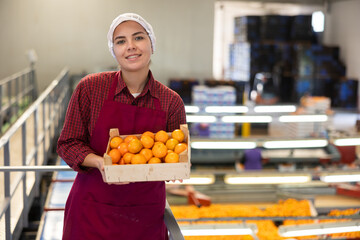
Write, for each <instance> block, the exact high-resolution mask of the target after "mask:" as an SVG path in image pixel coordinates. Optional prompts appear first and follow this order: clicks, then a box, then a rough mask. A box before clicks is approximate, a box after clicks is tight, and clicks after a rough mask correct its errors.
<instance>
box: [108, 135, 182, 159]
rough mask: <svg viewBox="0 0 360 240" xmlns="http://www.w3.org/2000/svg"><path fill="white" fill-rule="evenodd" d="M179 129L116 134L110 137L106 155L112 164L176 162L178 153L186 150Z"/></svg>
mask: <svg viewBox="0 0 360 240" xmlns="http://www.w3.org/2000/svg"><path fill="white" fill-rule="evenodd" d="M184 140H185V134H184V132H183V131H182V130H181V129H176V130H174V131H172V132H171V133H169V134H168V133H167V132H165V131H164V130H160V131H158V132H156V133H153V132H150V131H146V132H144V133H143V134H141V135H138V136H137V135H128V136H126V137H124V138H122V137H121V136H116V137H113V138H111V139H110V142H109V151H108V153H107V154H108V155H109V156H110V157H111V160H112V164H113V165H124V164H146V163H150V164H151V163H177V162H179V158H180V156H179V154H180V153H182V152H184V151H185V150H187V147H188V146H187V144H186V143H185V142H184Z"/></svg>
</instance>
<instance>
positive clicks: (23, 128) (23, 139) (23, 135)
mask: <svg viewBox="0 0 360 240" xmlns="http://www.w3.org/2000/svg"><path fill="white" fill-rule="evenodd" d="M21 146H22V165H23V166H26V165H27V164H26V151H27V149H26V124H25V123H24V124H22V126H21ZM22 184H23V205H24V210H23V215H22V218H23V223H24V226H25V227H27V226H28V225H29V222H28V218H27V214H28V212H29V203H28V201H27V173H26V172H24V175H23V177H22Z"/></svg>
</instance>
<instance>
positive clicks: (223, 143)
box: [191, 141, 256, 149]
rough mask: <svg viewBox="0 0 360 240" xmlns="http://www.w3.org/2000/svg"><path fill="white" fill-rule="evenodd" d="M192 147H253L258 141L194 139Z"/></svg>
mask: <svg viewBox="0 0 360 240" xmlns="http://www.w3.org/2000/svg"><path fill="white" fill-rule="evenodd" d="M191 148H194V149H253V148H256V142H246V141H243V142H240V141H211V142H210V141H192V142H191Z"/></svg>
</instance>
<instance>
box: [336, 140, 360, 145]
mask: <svg viewBox="0 0 360 240" xmlns="http://www.w3.org/2000/svg"><path fill="white" fill-rule="evenodd" d="M334 144H335V145H336V146H357V145H360V138H341V139H336V140H334Z"/></svg>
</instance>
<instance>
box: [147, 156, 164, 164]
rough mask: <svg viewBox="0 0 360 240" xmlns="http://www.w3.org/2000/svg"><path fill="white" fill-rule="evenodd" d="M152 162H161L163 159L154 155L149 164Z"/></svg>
mask: <svg viewBox="0 0 360 240" xmlns="http://www.w3.org/2000/svg"><path fill="white" fill-rule="evenodd" d="M152 163H161V160H160V158H157V157H152V158H150V160H149V161H148V164H152Z"/></svg>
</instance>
